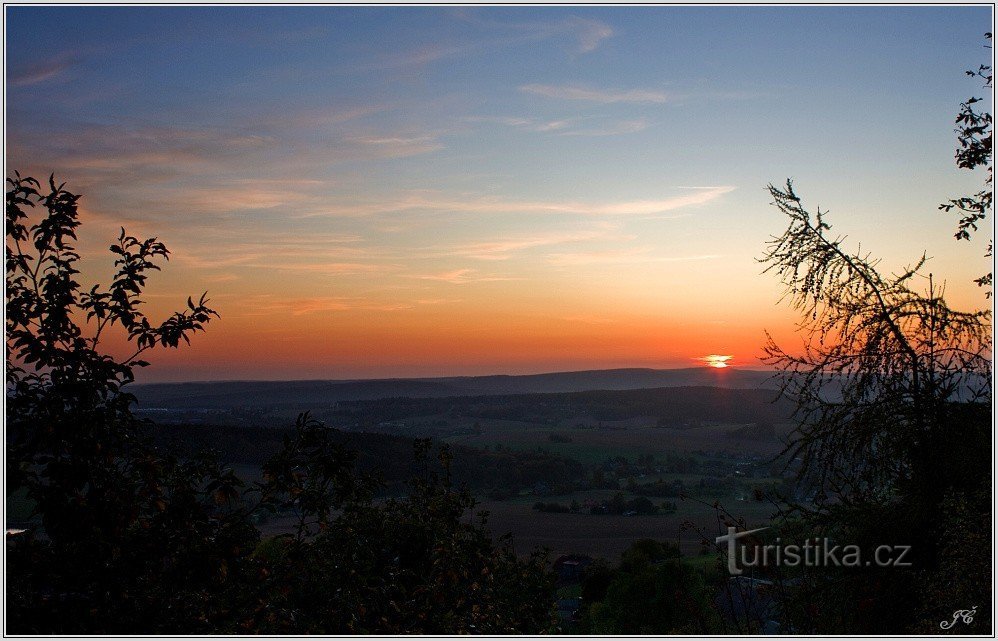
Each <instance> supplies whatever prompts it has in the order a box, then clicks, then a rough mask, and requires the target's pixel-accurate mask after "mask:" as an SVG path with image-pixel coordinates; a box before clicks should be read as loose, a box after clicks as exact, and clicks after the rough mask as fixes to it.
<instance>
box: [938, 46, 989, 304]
mask: <svg viewBox="0 0 998 641" xmlns="http://www.w3.org/2000/svg"><path fill="white" fill-rule="evenodd" d="M984 38H985V39H986V40H987V41H988V42H989V43H990V42H991V39H992V36H991V33H986V34H984ZM987 46H988V48H989V49H990V48H991V46H990V44H989V45H987ZM966 74H967V75H968V76H970V77H972V78H977V79H979V80H981V81H983V83H984V88H985V89H988V90H991V89H993V88H994V71H993V70H992V68H991V65H980V66H979V67H978V68H977V69H976V70H969V71H967V72H966ZM982 102H984V99H982V98H974V97H971V98H969V99H968V100H967V101H966V102H963V103H961V104H960V111H959V112H958V113H957V115H956V125H957V128H956V138H957V142H958V144H959V146H958V147H957V149H956V166H957V167H959V168H960V169H969V170H974V169H976V168H977V167H984V168H985V177H984V187H983V189H981V191H979V192H977V193H975V194H971V195H969V196H961V197H959V198H952V199H950V200H948V201H947V202H945V203H943V204H941V205H939V209H940V210H942V211H945V212H952V211H955V212H956V213H957V214H958V215H959V216H960V220H959V221H958V223H957V232H956V234H955V237H956V238H957V240H970V234H971V232H976V231H977V228H978V223H980V222H981V221H983V220H984V219H985V218H987V217H988V215H989V214H990V212H991V208H992V207H993V205H994V150H993V147H992V144H993V139H994V118H993V116H992V115H991V113H989V112H988V111H985V110H981V108H980V107H981V103H982ZM993 243H994V239H993V238H992V239H988V248H987V253H986V254H985V256H986V257H988V258H990V257H991V255H992V245H993ZM993 278H994V275H993V273H992V272H988V273H987V274H985V275H984V276H981V277H980V278H978V279H977V280H976V282H977V284H978V285H980V286H982V287H989V288H990V287H991V284H992V281H993ZM987 295H988V296H989V297H990V296H991V290H990V289H989V290H988V293H987Z"/></svg>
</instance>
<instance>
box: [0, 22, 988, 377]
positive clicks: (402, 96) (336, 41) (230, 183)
mask: <svg viewBox="0 0 998 641" xmlns="http://www.w3.org/2000/svg"><path fill="white" fill-rule="evenodd" d="M5 18H6V37H7V51H6V55H7V58H6V63H7V66H6V163H7V166H6V169H7V172H8V174H9V173H10V172H11V171H12V170H13V169H18V170H20V171H21V173H22V174H28V175H32V174H34V175H38V176H41V175H44V176H47V175H48V174H49V173H50V172H53V171H54V172H55V173H56V176H57V178H59V179H60V180H63V181H66V182H67V183H68V185H67V187H68V188H69V189H70V190H72V191H80V192H82V193H83V194H84V199H83V200H82V206H81V211H82V216H81V218H82V220H83V221H84V226H83V228H82V230H81V231H82V234H81V240H80V244H79V247H80V248H81V249H82V250H83V253H84V254H85V255H86V256H87V259H86V261H85V265H86V269H85V270H84V271H85V276H86V277H87V278H88V279H90V280H97V281H99V282H105V283H106V282H107V280H108V275H109V274H110V273H111V271H112V265H111V263H112V258H111V255H110V254H109V253H107V252H106V251H105V250H106V248H107V245H108V244H110V242H111V241H112V240H113V239H114V238H115V237H116V236H117V230H118V227H119V226H120V225H123V226H124V227H125V228H126V230H127V231H128V232H129V233H131V234H134V235H141V236H153V235H155V236H158V237H160V239H161V240H163V241H164V242H165V243H166V244H167V245H168V246H169V248H170V249H171V250H172V252H173V256H172V260H171V261H170V263H169V264H168V266H166V267H165V269H164V272H163V273H162V274H159V275H156V276H155V277H154V278H153V279H152V280H151V281H150V288H149V292H150V293H149V295H148V296H146V299H147V300H148V301H149V303H150V305H151V306H152V309H153V310H154V313H153V316H154V317H162V316H164V315H165V314H167V313H168V311H169V310H171V309H173V308H180V307H182V306H183V304H184V301H185V300H186V297H187V295H188V294H192V293H193V294H200V292H201V291H203V290H206V289H207V290H208V292H209V297H210V298H211V299H212V301H213V303H214V307H216V308H217V309H218V310H219V312H220V313H221V316H222V317H221V319H220V320H218V321H217V322H213V323H212V325H211V326H210V328H209V331H208V332H207V333H206V334H204V335H199V336H198V337H197V338H196V339H195V340H194V342H193V346H192V347H190V348H186V349H182V350H180V351H178V352H176V353H158V354H153V355H151V357H150V358H149V360H150V361H152V362H153V366H152V367H150V368H147V369H146V370H145V371H143V372H141V373H140V380H144V381H156V380H205V379H302V378H355V377H393V376H431V375H459V374H486V373H511V374H512V373H531V372H542V371H558V370H569V369H596V368H609V367H690V366H706V365H709V364H710V363H709V362H705V361H703V360H698V359H701V358H702V357H705V356H707V355H710V354H717V355H726V356H731V359H730V360H728V361H727V364H729V365H731V366H734V367H739V366H740V367H759V363H758V361H757V360H756V358H757V356H758V355H759V353H760V347H761V345H762V344H763V341H764V330H767V329H768V330H770V331H771V332H773V333H774V335H775V336H776V337H777V338H778V339H779V340H780V341H781V342H783V343H785V344H786V345H787V346H788V347H791V348H792V347H794V346H795V345H799V343H800V340H799V339H798V338H796V337H795V334H794V325H793V324H794V321H795V320H796V316H795V313H794V312H793V310H791V309H790V308H789V307H788V306H786V305H778V299H779V295H780V287H779V283H778V282H777V281H776V279H775V277H773V276H772V275H762V274H761V273H760V272H761V266H760V265H759V264H758V263H757V262H756V261H755V259H756V258H758V257H759V256H760V255H761V254H762V252H763V249H764V243H765V242H766V240H767V239H768V237H769V236H771V235H773V234H779V233H780V232H781V231H782V230H783V228H784V226H785V221H784V220H783V219H782V218H781V216H780V214H779V213H778V212H777V210H776V209H775V208H774V207H772V206H771V205H770V198H769V196H768V194H767V193H766V190H765V188H766V185H767V183H770V182H774V183H782V182H783V181H785V180H786V178H787V177H792V178H793V179H794V182H795V185H796V187H797V190H798V192H799V193H800V194H801V195H802V196H803V197H804V199H805V202H806V204H808V205H810V206H811V207H812V208H814V207H815V206H817V205H821V207H822V208H823V209H828V210H830V212H831V213H830V214H829V219H828V220H829V222H831V224H832V225H833V227H834V231H836V232H838V233H841V234H846V235H848V237H849V241H848V242H850V243H861V244H862V247H863V250H864V251H869V252H872V253H873V254H874V255H875V256H881V257H883V259H884V262H883V263H882V266H883V268H884V269H885V271H888V272H890V271H894V270H895V269H898V268H900V267H901V266H902V265H903V264H905V263H907V262H909V261H911V260H913V259H915V258H917V257H918V256H919V255H921V253H922V251H926V252H928V254H929V255H930V256H932V257H934V259H933V261H932V262H931V263H930V270H931V271H932V272H933V273H934V275H935V278H936V279H937V280H939V279H945V280H946V282H947V283H948V290H947V294H948V295H947V298H948V299H949V300H950V303H951V304H952V305H954V306H955V307H958V308H970V307H977V306H982V305H984V304H985V301H984V297H983V294H982V292H981V290H980V289H978V288H977V287H976V286H974V285H973V284H972V283H971V281H972V279H973V278H974V277H976V276H979V275H980V274H981V273H984V272H985V271H987V269H988V266H987V263H986V261H985V259H984V258H983V239H982V238H980V239H977V242H974V243H965V242H962V243H958V242H957V241H955V240H954V239H953V233H954V231H955V216H952V215H949V216H947V215H944V214H941V213H940V212H938V211H937V205H938V204H939V203H940V202H943V201H945V200H947V199H948V198H950V197H954V196H957V195H963V194H968V193H971V192H974V191H977V190H978V189H980V186H981V183H982V181H983V176H982V175H980V174H973V173H971V172H967V171H961V170H958V169H957V168H956V166H955V164H954V161H953V153H954V149H955V145H956V138H955V134H954V133H953V126H954V125H953V119H954V116H955V114H956V112H957V110H958V108H959V104H960V102H961V101H963V100H966V99H967V98H969V97H970V96H972V95H978V96H980V95H984V93H985V92H984V91H983V90H982V89H981V87H980V82H979V81H977V80H974V79H971V78H967V77H966V76H965V75H964V73H963V72H964V70H965V69H970V68H976V67H977V66H978V65H979V64H981V63H984V62H986V61H987V60H989V59H990V55H991V51H990V50H988V49H985V48H984V47H983V43H984V38H983V34H984V32H985V31H991V30H992V26H991V24H992V13H991V8H990V7H983V6H980V7H955V6H952V7H941V8H940V7H927V6H918V7H906V8H905V7H889V8H873V7H852V8H848V7H826V8H799V7H771V8H759V7H744V8H732V7H690V8H681V7H631V8H596V7H553V8H552V7H549V8H540V7H534V8H530V7H492V8H486V7H483V8H477V7H468V8H458V7H436V8H389V7H368V8H341V7H308V8H290V7H213V8H209V7H201V8H189V7H188V8H183V7H164V8H153V7H132V8H124V7H122V8H97V7H93V8H86V7H8V8H7V9H6V16H5ZM989 105H990V103H989Z"/></svg>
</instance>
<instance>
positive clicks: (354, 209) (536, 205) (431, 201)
mask: <svg viewBox="0 0 998 641" xmlns="http://www.w3.org/2000/svg"><path fill="white" fill-rule="evenodd" d="M734 189H735V188H734V187H732V186H727V185H724V186H718V187H705V188H702V189H697V190H696V191H695V192H694V193H691V194H685V195H682V196H673V197H669V198H662V199H659V200H634V201H624V202H618V203H586V202H571V201H564V202H559V201H516V200H503V199H500V198H467V199H454V198H448V197H445V196H441V195H437V194H426V193H425V192H416V193H412V194H410V195H409V196H407V197H404V198H400V199H397V200H394V201H386V202H380V203H369V204H356V205H341V206H333V207H327V208H324V209H323V210H321V211H316V212H312V213H308V214H304V216H306V217H311V216H350V217H360V216H370V215H374V214H383V213H400V212H406V211H417V210H418V211H436V212H452V213H453V212H457V213H467V214H543V213H555V214H579V215H586V216H626V215H650V214H663V213H667V212H671V211H675V210H677V209H682V208H685V207H695V206H698V205H703V204H706V203H709V202H711V201H713V200H716V199H718V198H720V197H721V196H723V195H725V194H727V193H730V192H731V191H734Z"/></svg>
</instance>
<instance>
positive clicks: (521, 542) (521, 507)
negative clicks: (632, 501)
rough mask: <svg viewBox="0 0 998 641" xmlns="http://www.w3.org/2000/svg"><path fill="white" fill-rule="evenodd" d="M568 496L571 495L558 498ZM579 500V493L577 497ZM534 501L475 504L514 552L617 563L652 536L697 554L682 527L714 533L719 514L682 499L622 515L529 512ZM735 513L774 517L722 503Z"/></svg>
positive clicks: (696, 539) (696, 540)
mask: <svg viewBox="0 0 998 641" xmlns="http://www.w3.org/2000/svg"><path fill="white" fill-rule="evenodd" d="M558 498H559V499H565V498H567V499H568V500H571V497H558ZM580 498H581V497H580ZM532 505H533V502H532V501H484V502H483V503H482V504H481V505H480V506H479V507H480V509H482V510H487V511H488V512H489V521H488V526H489V528H490V529H491V530H492V532H493V534H495V535H501V534H504V533H507V532H509V533H511V534H512V535H513V542H514V544H515V546H516V551H517V552H518V553H527V552H529V551H530V550H532V549H533V548H535V547H547V548H549V549H550V550H551V554H552V558H553V557H557V556H558V555H560V554H568V553H576V554H588V555H589V556H592V557H594V558H604V559H606V560H608V561H611V562H615V561H617V560H619V558H620V553H621V552H623V551H624V550H625V549H627V548H628V547H630V545H631V544H632V543H634V541H636V540H637V539H643V538H650V539H656V540H660V541H672V542H677V543H679V545H680V547H681V549H682V551H683V554H684V555H689V556H696V555H698V554H699V552H700V550H701V545H700V542H701V540H702V538H701V536H700V534H698V532H697V531H696V530H693V529H685V531H683V530H684V528H683V525H684V523H687V522H688V523H692V524H694V525H695V526H696V527H697V528H698V529H699V532H702V533H703V534H704V535H705V536H709V537H710V546H709V548H710V549H711V550H713V547H714V542H713V537H715V536H717V535H718V534H719V532H718V527H719V525H718V523H719V522H718V513H717V511H716V510H714V509H713V508H712V507H711V506H709V505H703V504H701V503H695V502H692V501H683V502H680V503H679V509H678V510H677V511H676V513H675V514H668V515H650V516H642V515H635V516H621V515H613V514H599V515H593V514H550V513H541V512H537V511H535V510H533V509H532V508H531V506H532ZM724 507H725V508H727V509H728V510H729V511H730V512H731V513H732V514H733V515H734V516H736V517H744V518H745V519H746V520H747V522H748V524H749V526H750V527H762V526H765V525H766V524H767V523H768V521H769V517H770V516H771V515H772V512H773V506H772V505H770V504H768V503H756V502H732V504H731V505H727V504H725V505H724Z"/></svg>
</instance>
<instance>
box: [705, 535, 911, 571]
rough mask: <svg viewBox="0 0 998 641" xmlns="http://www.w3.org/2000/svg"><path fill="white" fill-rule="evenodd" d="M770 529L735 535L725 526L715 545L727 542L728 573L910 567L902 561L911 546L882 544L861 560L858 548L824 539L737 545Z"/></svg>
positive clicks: (778, 539) (777, 539) (908, 563)
mask: <svg viewBox="0 0 998 641" xmlns="http://www.w3.org/2000/svg"><path fill="white" fill-rule="evenodd" d="M768 529H769V528H766V527H762V528H757V529H755V530H746V531H744V532H738V531H737V530H738V528H735V527H728V533H727V534H723V535H721V536H719V537H717V538H716V539H714V542H715V543H718V544H720V543H727V553H728V572H730V573H731V575H732V576H738V575H740V574H741V573H742V571H743V570H744V569H746V568H759V567H797V566H804V567H844V568H850V567H851V568H855V567H864V566H876V567H911V563H910V562H909V561H906V560H905V557H906V556H907V555H908V552H910V551H911V546H910V545H881V546H878V547H877V548H876V549H875V550H874V551H873V558H872V559H870V558H869V557H867V558H865V559H864V558H863V551H862V549H861V548H860V547H859V546H858V545H838V544H835V543H833V542H832V541H830V540H829V539H827V538H817V537H816V538H814V539H807V540H806V541H804V543H803V544H800V545H798V544H793V543H792V544H787V545H782V544H781V542H780V538H779V537H777V538H776V540H775V541H774V542H773V543H767V544H765V545H744V544H742V545H739V544H738V543H739V540H741V539H744V538H745V537H748V536H751V535H753V534H755V533H756V532H762V531H763V530H768Z"/></svg>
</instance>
